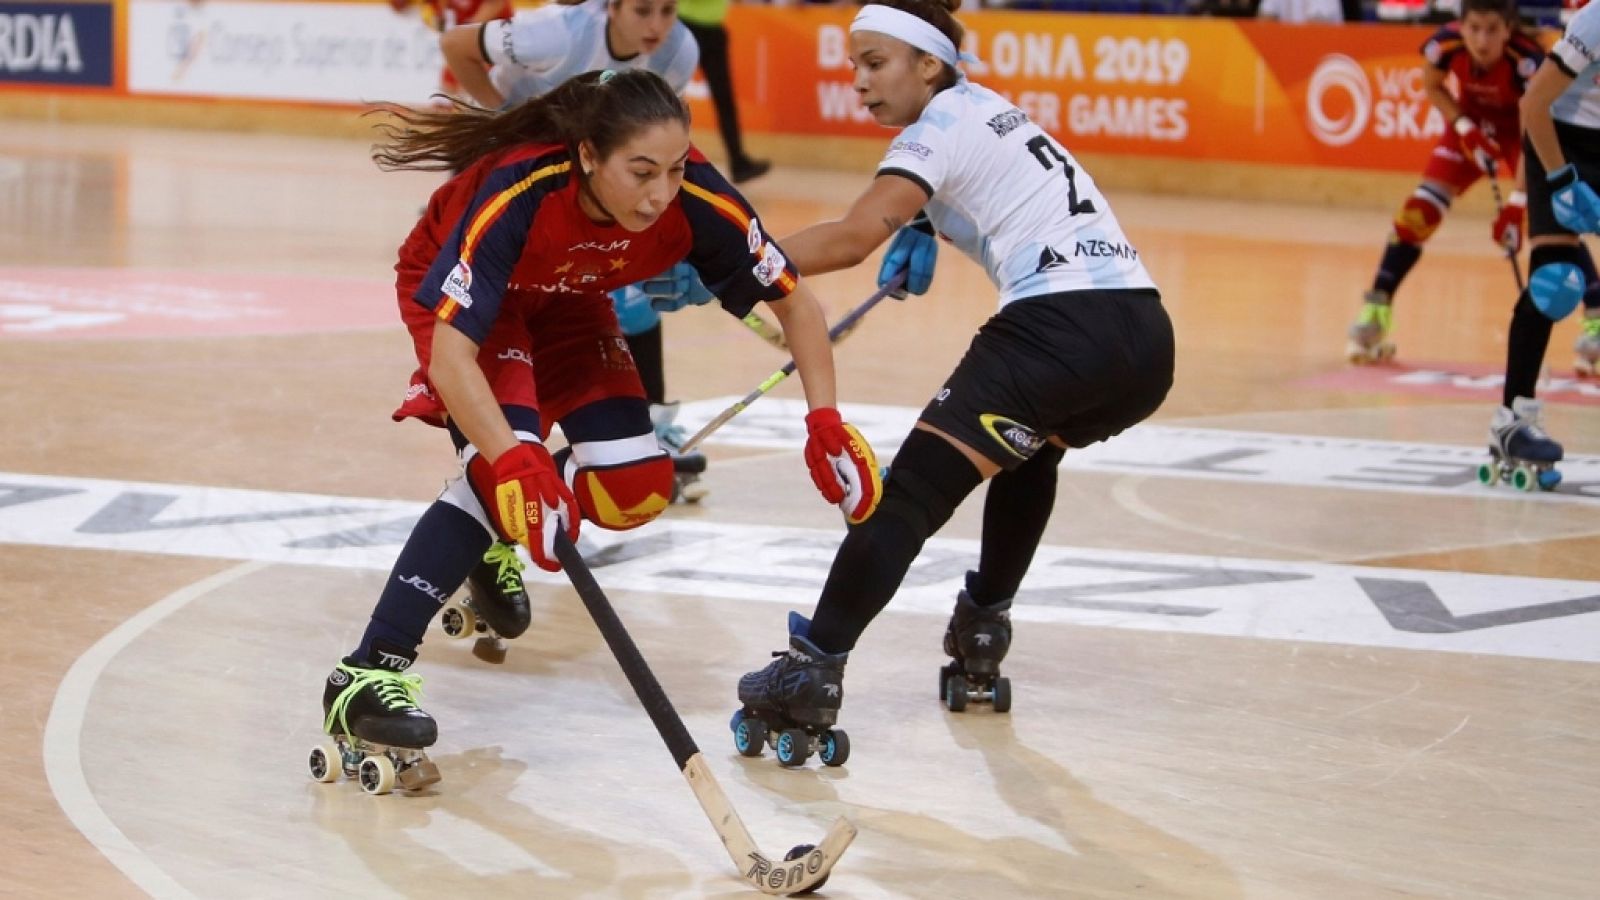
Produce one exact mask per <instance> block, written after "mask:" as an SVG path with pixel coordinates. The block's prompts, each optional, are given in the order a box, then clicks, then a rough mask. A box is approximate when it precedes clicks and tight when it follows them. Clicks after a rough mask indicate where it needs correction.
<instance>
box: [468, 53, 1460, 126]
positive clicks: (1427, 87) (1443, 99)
mask: <svg viewBox="0 0 1600 900" xmlns="http://www.w3.org/2000/svg"><path fill="white" fill-rule="evenodd" d="M1447 75H1449V73H1448V72H1446V71H1445V70H1443V69H1437V68H1434V67H1433V66H1423V67H1422V90H1423V93H1425V94H1427V95H1428V102H1429V103H1432V104H1433V107H1434V109H1437V110H1438V111H1439V112H1441V113H1443V114H1444V120H1445V121H1446V122H1454V121H1455V120H1456V119H1458V118H1460V117H1461V106H1460V104H1458V103H1456V98H1455V97H1454V96H1452V95H1451V94H1450V88H1449V86H1448V85H1447V84H1446V83H1445V78H1446V76H1447ZM457 77H460V76H457Z"/></svg>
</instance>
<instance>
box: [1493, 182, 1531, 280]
mask: <svg viewBox="0 0 1600 900" xmlns="http://www.w3.org/2000/svg"><path fill="white" fill-rule="evenodd" d="M1489 193H1490V194H1491V195H1492V196H1493V197H1494V217H1495V221H1499V220H1500V214H1501V212H1503V211H1504V210H1505V203H1504V201H1502V200H1501V199H1500V178H1499V176H1498V175H1496V174H1495V171H1494V169H1490V170H1489ZM1499 238H1500V235H1498V234H1497V235H1495V239H1496V240H1499ZM1503 249H1504V250H1505V251H1506V259H1508V260H1510V261H1511V277H1513V278H1515V279H1516V280H1517V293H1519V294H1520V293H1522V292H1523V291H1525V290H1527V289H1528V285H1527V283H1526V282H1524V281H1523V280H1522V264H1521V263H1519V262H1517V251H1515V250H1513V249H1511V247H1510V246H1509V245H1506V246H1504V248H1503Z"/></svg>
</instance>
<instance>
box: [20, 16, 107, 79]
mask: <svg viewBox="0 0 1600 900" xmlns="http://www.w3.org/2000/svg"><path fill="white" fill-rule="evenodd" d="M112 22H113V16H112V6H111V4H109V3H7V4H5V5H4V6H0V82H11V83H23V84H74V85H85V86H93V87H111V86H112V82H113V75H112V73H113V71H114V66H113V64H112V57H113V54H114V53H115V41H114V34H115V29H114V28H113V25H112Z"/></svg>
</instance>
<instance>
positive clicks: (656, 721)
mask: <svg viewBox="0 0 1600 900" xmlns="http://www.w3.org/2000/svg"><path fill="white" fill-rule="evenodd" d="M555 551H556V558H557V559H558V560H560V561H561V568H562V570H563V571H565V572H566V575H567V578H568V579H569V580H570V581H571V582H572V587H573V589H574V590H576V591H577V592H578V599H580V600H582V601H583V605H584V608H585V609H587V610H588V611H589V617H590V618H592V619H593V620H594V624H595V627H596V628H598V629H599V630H600V636H601V637H602V638H604V639H605V642H606V646H608V647H610V648H611V654H612V656H614V657H616V660H617V665H619V666H621V667H622V674H623V675H625V676H626V677H627V679H628V684H629V686H631V687H632V688H633V692H634V695H635V696H636V697H638V699H639V705H640V706H643V707H644V711H645V713H646V714H647V715H649V717H650V722H651V724H653V725H654V726H655V727H656V733H657V734H659V735H661V740H662V742H663V743H665V744H666V745H667V752H668V753H671V754H672V761H673V762H674V763H676V764H677V765H678V767H679V769H680V770H681V771H682V772H683V777H684V778H686V779H687V780H688V782H689V788H690V790H692V791H694V796H695V799H696V800H699V801H700V808H701V809H703V810H704V811H705V813H706V816H707V818H709V819H710V820H711V826H712V827H713V828H715V829H716V832H717V836H718V837H720V838H722V845H723V846H724V847H726V848H727V850H728V855H729V856H731V857H732V858H733V862H734V865H735V866H737V867H738V869H739V873H740V875H742V876H743V877H744V879H745V880H746V881H747V882H749V883H750V885H751V886H752V887H754V888H756V889H758V890H760V891H761V892H763V893H767V894H793V893H796V892H800V891H805V890H807V889H810V888H815V887H816V886H818V885H820V884H821V883H822V881H823V880H824V879H826V878H827V877H828V873H829V872H830V871H832V869H833V864H834V863H836V862H838V861H839V857H840V855H842V854H843V853H844V851H845V848H846V847H848V846H850V842H851V841H853V840H855V836H856V827H855V826H854V825H852V824H851V823H850V822H849V821H847V820H845V819H839V820H838V821H836V822H834V823H833V826H832V827H831V828H829V829H828V833H827V834H826V835H824V836H823V839H822V843H820V844H818V845H817V846H816V847H814V848H812V849H811V851H810V852H809V853H806V854H805V855H803V856H801V857H800V858H799V859H795V860H774V859H772V858H771V857H768V856H767V855H765V854H763V853H762V852H761V851H760V850H758V849H757V848H756V845H755V841H753V840H751V838H750V832H749V831H748V830H747V829H746V828H745V827H744V822H743V820H741V819H740V818H739V814H738V813H737V812H735V811H734V808H733V804H731V803H729V802H728V796H727V795H726V794H724V793H723V792H722V787H721V785H718V784H717V780H716V778H714V777H712V775H711V770H710V769H709V768H707V767H706V764H705V760H704V759H703V758H702V757H701V755H700V748H699V747H697V746H695V742H694V738H693V737H692V736H691V735H690V734H689V729H688V728H687V727H685V726H684V724H683V719H682V718H681V717H679V715H678V712H677V710H675V709H673V707H672V700H671V699H670V698H668V697H667V692H666V691H665V690H664V689H662V687H661V682H659V681H657V680H656V676H655V674H654V673H653V672H651V671H650V664H649V663H647V662H646V661H645V658H644V654H642V653H640V652H639V647H638V645H636V644H635V643H634V642H633V638H632V636H630V635H629V634H628V629H627V626H625V625H623V624H622V619H621V618H619V617H618V616H617V611H616V609H615V608H614V607H612V605H611V601H610V599H608V598H607V597H606V593H605V591H604V590H602V589H601V588H600V584H599V583H598V582H596V581H595V579H594V573H593V572H591V571H589V565H588V563H585V562H584V561H583V557H582V556H581V555H580V554H579V553H578V548H577V546H576V545H575V544H573V542H572V541H571V539H569V538H568V537H567V535H566V532H565V531H561V532H558V533H557V534H556V538H555Z"/></svg>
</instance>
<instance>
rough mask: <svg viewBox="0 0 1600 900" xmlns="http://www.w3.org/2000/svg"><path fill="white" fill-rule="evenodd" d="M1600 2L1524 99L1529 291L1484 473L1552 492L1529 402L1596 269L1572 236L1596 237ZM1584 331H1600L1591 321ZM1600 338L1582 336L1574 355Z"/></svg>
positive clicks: (1546, 440) (1572, 25) (1546, 451)
mask: <svg viewBox="0 0 1600 900" xmlns="http://www.w3.org/2000/svg"><path fill="white" fill-rule="evenodd" d="M1597 76H1600V4H1590V5H1589V6H1585V7H1584V8H1583V9H1581V10H1579V11H1578V13H1577V15H1575V16H1573V18H1572V21H1571V22H1569V23H1568V24H1567V30H1566V34H1565V35H1563V36H1562V38H1561V40H1560V41H1559V42H1558V43H1557V44H1556V45H1555V46H1554V47H1553V48H1551V50H1550V53H1549V55H1548V56H1546V57H1545V61H1544V62H1543V63H1542V64H1541V65H1540V66H1539V70H1538V71H1537V72H1535V73H1534V76H1533V79H1532V80H1531V81H1529V82H1528V88H1527V91H1526V92H1525V93H1524V94H1523V96H1522V104H1521V112H1522V126H1523V129H1524V134H1525V141H1526V147H1525V154H1524V156H1525V159H1526V165H1527V173H1528V238H1529V240H1528V243H1529V244H1530V245H1531V247H1532V248H1533V249H1532V251H1531V255H1530V258H1529V262H1528V266H1529V275H1528V287H1527V289H1526V290H1524V291H1523V292H1522V294H1521V296H1519V297H1518V298H1517V305H1516V308H1515V309H1514V310H1513V312H1512V315H1511V329H1510V334H1509V336H1508V339H1507V342H1506V343H1507V347H1506V382H1505V392H1504V396H1503V397H1502V406H1501V407H1500V408H1499V409H1497V410H1495V413H1494V419H1493V421H1492V422H1491V424H1490V426H1489V451H1490V453H1491V454H1492V455H1493V457H1494V462H1493V463H1492V464H1491V465H1490V466H1486V467H1485V469H1484V470H1483V471H1482V472H1480V476H1481V477H1483V479H1484V480H1485V481H1488V480H1490V479H1491V478H1493V477H1494V476H1495V475H1496V474H1498V475H1499V476H1500V477H1510V478H1512V479H1514V480H1513V482H1512V483H1513V484H1516V485H1518V486H1520V487H1527V488H1529V489H1532V487H1534V486H1535V485H1537V486H1539V487H1544V488H1547V489H1548V488H1552V487H1554V486H1555V485H1556V483H1557V482H1559V481H1560V478H1561V476H1560V474H1559V473H1557V472H1555V471H1554V470H1553V469H1551V468H1550V467H1551V466H1553V465H1554V464H1555V463H1556V462H1559V461H1560V460H1561V457H1562V447H1561V445H1560V444H1558V443H1556V442H1555V441H1553V440H1551V439H1550V436H1549V435H1547V434H1545V432H1544V430H1543V428H1542V427H1541V425H1540V417H1541V413H1542V409H1541V408H1540V404H1539V401H1537V400H1535V399H1534V389H1535V386H1536V385H1537V383H1538V380H1539V369H1540V368H1541V366H1542V365H1543V363H1544V352H1545V349H1546V348H1547V347H1548V346H1549V344H1550V328H1551V324H1552V323H1553V322H1558V321H1560V320H1561V319H1564V318H1566V317H1567V316H1568V315H1569V314H1570V313H1571V312H1572V311H1573V310H1574V309H1576V308H1577V306H1578V304H1579V302H1580V301H1582V300H1583V297H1584V293H1585V290H1586V288H1587V287H1588V285H1589V284H1590V283H1591V282H1593V281H1595V280H1596V275H1595V271H1594V265H1593V264H1592V263H1591V262H1590V261H1589V255H1588V254H1587V253H1585V252H1584V250H1583V247H1582V245H1581V244H1580V242H1579V239H1578V235H1580V234H1584V233H1597V232H1600V197H1597V196H1596V194H1595V191H1594V189H1593V187H1592V186H1591V185H1594V184H1600V86H1597V84H1596V80H1595V79H1596V77H1597ZM1585 324H1586V326H1588V325H1596V324H1600V319H1596V318H1588V319H1587V320H1586V323H1585ZM1591 342H1593V343H1594V345H1595V346H1594V347H1593V353H1594V356H1600V331H1591V330H1590V329H1589V328H1588V327H1586V328H1585V336H1584V338H1581V339H1580V340H1579V353H1580V354H1583V353H1585V352H1586V351H1585V348H1586V346H1588V345H1589V344H1590V343H1591Z"/></svg>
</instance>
